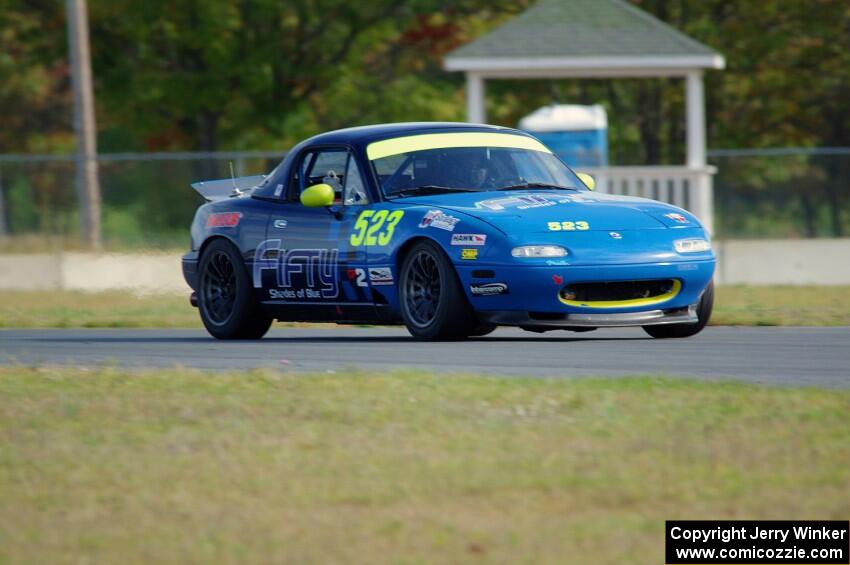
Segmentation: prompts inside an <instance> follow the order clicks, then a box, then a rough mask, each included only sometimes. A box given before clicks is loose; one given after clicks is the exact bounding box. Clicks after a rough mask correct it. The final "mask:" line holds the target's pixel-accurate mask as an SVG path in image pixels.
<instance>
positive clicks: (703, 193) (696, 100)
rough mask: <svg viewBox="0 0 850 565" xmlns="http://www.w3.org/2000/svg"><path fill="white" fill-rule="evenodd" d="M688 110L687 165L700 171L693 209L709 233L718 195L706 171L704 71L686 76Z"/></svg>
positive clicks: (686, 103)
mask: <svg viewBox="0 0 850 565" xmlns="http://www.w3.org/2000/svg"><path fill="white" fill-rule="evenodd" d="M685 113H686V114H687V144H686V145H687V166H688V168H689V169H694V170H695V172H696V171H699V174H696V175H694V176H693V178H694V179H695V182H696V183H697V186H695V187H694V188H695V190H694V191H693V194H694V202H691V204H690V208H691V211H692V212H693V213H694V214H696V215H697V217H699V219H700V220H702V222H703V224H704V225H705V227H706V229H707V230H708V232H709V233H712V232H713V231H714V225H713V219H714V210H713V202H714V195H713V194H712V185H711V178H710V177H709V175H708V174H705V168H706V162H705V96H704V94H703V83H702V71H690V72H688V74H687V75H685Z"/></svg>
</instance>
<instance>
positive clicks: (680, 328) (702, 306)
mask: <svg viewBox="0 0 850 565" xmlns="http://www.w3.org/2000/svg"><path fill="white" fill-rule="evenodd" d="M713 308H714V281H712V282H710V283H708V286H707V287H706V289H705V292H703V293H702V297H700V299H699V304H697V322H696V323H693V324H665V325H660V326H643V330H644V331H645V332H646V333H648V334H649V335H651V336H652V337H656V338H674V337H691V336H692V335H696V334H698V333H699V332H701V331H702V329H703V328H704V327H705V325H706V324H707V323H708V320H709V319H711V311H712V309H713Z"/></svg>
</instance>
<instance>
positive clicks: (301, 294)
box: [254, 147, 373, 320]
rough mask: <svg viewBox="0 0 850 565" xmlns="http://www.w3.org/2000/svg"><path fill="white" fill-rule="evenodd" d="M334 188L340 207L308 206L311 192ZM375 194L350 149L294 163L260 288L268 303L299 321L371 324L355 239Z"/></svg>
mask: <svg viewBox="0 0 850 565" xmlns="http://www.w3.org/2000/svg"><path fill="white" fill-rule="evenodd" d="M319 183H325V184H329V185H331V186H332V187H333V188H334V192H335V195H336V198H335V201H334V205H333V206H330V207H327V208H308V207H306V206H304V205H303V204H301V202H300V200H299V196H300V194H301V192H302V191H303V190H305V189H306V188H308V187H310V186H312V185H315V184H319ZM368 204H369V196H368V191H367V190H366V184H365V182H364V179H363V175H362V174H361V167H360V166H359V165H358V162H357V159H356V157H355V154H354V153H353V152H352V151H350V150H348V149H347V148H345V147H320V148H307V149H305V150H303V151H302V154H301V155H299V156H298V157H297V159H296V161H295V162H294V163H293V167H292V171H291V174H290V177H289V186H288V189H287V191H286V194H285V195H284V198H283V199H282V200H281V201H279V202H276V203H275V205H274V206H273V207H272V211H271V214H270V216H269V219H268V224H267V228H266V239H265V241H264V242H263V248H262V249H258V252H257V259H258V260H257V261H256V262H255V268H254V285H255V286H257V287H258V288H260V289H261V295H262V296H263V301H264V302H266V303H273V304H280V305H287V306H289V307H290V308H289V311H290V313H293V314H292V315H293V317H295V318H298V319H323V320H324V319H328V320H343V319H351V320H355V319H371V318H372V316H373V309H372V305H373V301H372V294H371V291H370V288H369V281H368V271H367V264H366V248H365V247H363V246H352V245H350V237H349V236H350V234H351V233H352V230H353V229H354V224H355V223H356V221H357V219H358V216H359V215H360V213H361V212H362V211H363V210H364V209H365V208H366V207H367V206H368Z"/></svg>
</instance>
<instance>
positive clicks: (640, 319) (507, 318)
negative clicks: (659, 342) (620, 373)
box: [478, 305, 699, 330]
mask: <svg viewBox="0 0 850 565" xmlns="http://www.w3.org/2000/svg"><path fill="white" fill-rule="evenodd" d="M478 316H479V318H481V321H482V322H485V323H488V324H497V325H500V326H522V327H531V328H540V329H550V328H551V329H567V330H568V329H584V328H588V329H595V328H613V327H628V326H658V325H663V324H695V323H696V322H698V321H699V318H697V313H696V305H691V306H688V307H686V308H676V309H673V310H646V311H644V312H624V313H600V314H567V313H563V314H560V315H555V316H553V315H548V316H547V315H541V313H534V312H522V311H501V312H500V311H485V312H479V313H478Z"/></svg>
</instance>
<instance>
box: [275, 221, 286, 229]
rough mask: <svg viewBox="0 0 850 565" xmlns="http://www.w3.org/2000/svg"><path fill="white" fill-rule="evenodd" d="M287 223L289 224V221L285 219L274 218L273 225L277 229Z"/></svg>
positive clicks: (282, 227)
mask: <svg viewBox="0 0 850 565" xmlns="http://www.w3.org/2000/svg"><path fill="white" fill-rule="evenodd" d="M288 225H289V222H287V221H286V220H275V221H274V227H276V228H277V229H279V230H282V229H284V228H285V227H286V226H288Z"/></svg>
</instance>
